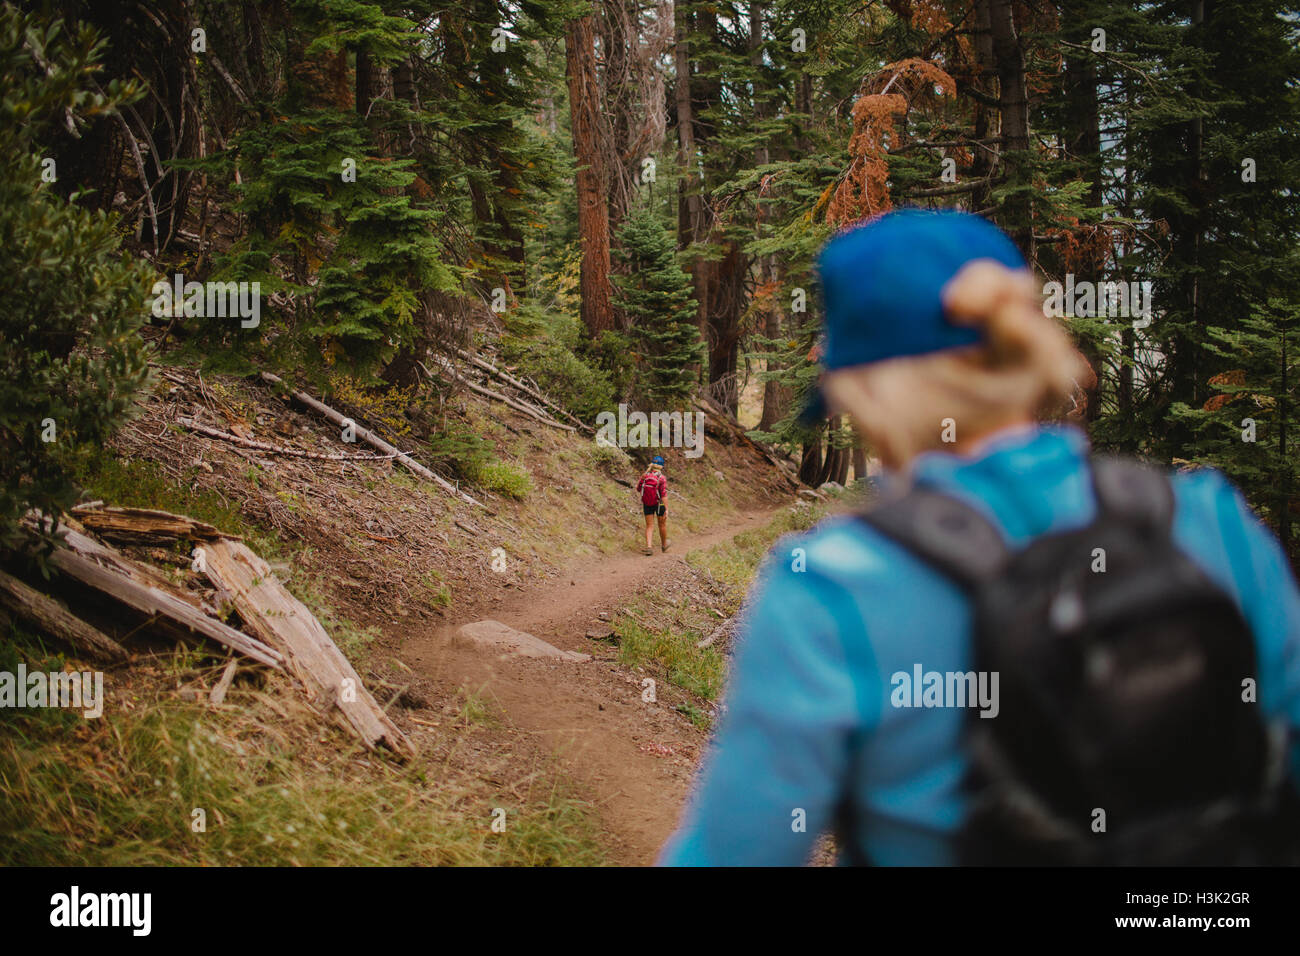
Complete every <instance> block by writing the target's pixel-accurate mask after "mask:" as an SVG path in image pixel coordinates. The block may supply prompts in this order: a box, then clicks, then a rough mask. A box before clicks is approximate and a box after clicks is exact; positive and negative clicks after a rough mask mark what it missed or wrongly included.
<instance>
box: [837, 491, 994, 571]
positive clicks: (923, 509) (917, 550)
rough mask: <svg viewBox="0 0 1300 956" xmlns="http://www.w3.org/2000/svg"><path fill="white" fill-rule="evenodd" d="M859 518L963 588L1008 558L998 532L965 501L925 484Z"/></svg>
mask: <svg viewBox="0 0 1300 956" xmlns="http://www.w3.org/2000/svg"><path fill="white" fill-rule="evenodd" d="M859 517H860V518H861V519H862V520H863V521H865V522H866V523H867V524H868V525H870V526H871V527H872V528H874V529H875V530H877V531H879V532H880V533H881V534H883V535H885V537H887V538H890V539H891V540H893V541H895V542H897V543H898V544H901V545H902V546H903V547H904V548H906V549H907V550H908V551H910V552H912V553H913V554H914V555H916V556H917V557H918V558H920V559H921V560H923V561H925V562H926V563H927V564H930V565H932V566H933V567H934V568H935V569H936V570H938V571H940V572H942V573H943V574H945V575H947V576H948V577H950V578H953V579H955V580H956V581H957V583H959V584H961V585H962V586H964V587H972V586H974V585H976V584H978V583H979V582H981V581H984V580H987V579H989V578H992V577H996V576H997V573H998V572H999V571H1000V570H1001V569H1002V567H1003V565H1004V564H1005V563H1006V561H1007V559H1008V557H1009V556H1010V549H1009V548H1008V547H1007V544H1006V541H1005V540H1004V539H1003V537H1002V532H1001V531H1000V530H999V529H998V528H997V527H996V526H994V524H993V523H992V522H990V521H989V520H988V519H987V518H985V517H984V515H982V514H980V513H979V512H978V511H976V510H975V509H974V508H972V507H971V506H970V505H968V504H966V503H965V502H964V501H959V500H958V499H957V498H954V497H952V496H951V495H946V494H943V493H942V492H938V491H934V490H933V489H930V488H926V487H924V486H913V487H912V488H911V489H909V490H908V491H906V492H904V493H903V494H902V495H900V496H897V497H893V498H887V499H886V500H884V501H882V502H880V503H879V504H877V505H875V506H874V507H872V508H870V509H869V510H867V511H865V512H862V513H861V514H860V515H859Z"/></svg>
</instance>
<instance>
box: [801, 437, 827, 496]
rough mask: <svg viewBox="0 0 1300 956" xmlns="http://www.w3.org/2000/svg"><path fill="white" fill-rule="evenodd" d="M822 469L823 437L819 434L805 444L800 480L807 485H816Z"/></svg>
mask: <svg viewBox="0 0 1300 956" xmlns="http://www.w3.org/2000/svg"><path fill="white" fill-rule="evenodd" d="M821 470H822V438H821V435H818V436H817V437H816V438H814V439H813V440H812V441H810V442H808V443H807V444H805V445H804V446H803V458H802V459H801V460H800V462H799V480H800V481H802V482H803V483H804V484H805V485H812V486H813V487H816V485H817V476H818V475H819V474H821Z"/></svg>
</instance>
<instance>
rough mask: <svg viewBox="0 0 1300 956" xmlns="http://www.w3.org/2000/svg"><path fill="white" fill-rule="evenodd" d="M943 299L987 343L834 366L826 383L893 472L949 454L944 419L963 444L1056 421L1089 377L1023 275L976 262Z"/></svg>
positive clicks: (833, 400) (952, 315)
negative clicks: (926, 456)
mask: <svg viewBox="0 0 1300 956" xmlns="http://www.w3.org/2000/svg"><path fill="white" fill-rule="evenodd" d="M943 303H944V308H945V311H946V314H947V316H948V318H949V319H950V320H951V321H953V322H954V323H957V324H965V325H971V326H975V327H977V328H980V329H981V330H982V331H983V333H984V341H983V342H981V343H980V344H978V345H972V346H969V347H966V348H954V349H947V350H944V351H941V352H932V353H929V354H926V355H918V356H908V357H904V358H896V359H885V360H882V361H879V362H873V363H871V364H869V365H861V366H855V367H851V368H846V369H841V370H838V371H835V372H831V373H828V374H827V375H826V377H825V379H824V381H823V387H824V389H825V392H826V396H827V399H828V400H829V402H830V404H831V406H832V409H833V410H835V411H838V412H844V413H847V414H848V415H849V416H850V417H851V418H852V419H853V420H854V423H855V424H856V425H857V426H858V429H859V430H860V431H861V433H862V434H863V436H864V437H865V438H866V439H867V440H868V442H869V443H870V444H871V446H872V447H873V448H874V450H875V451H876V452H877V453H878V454H879V455H880V457H881V460H882V461H883V462H884V464H885V465H887V466H889V467H891V468H903V467H905V466H906V465H907V464H908V463H909V462H911V460H912V459H913V458H915V457H916V456H917V455H919V454H920V453H922V452H925V451H931V450H934V449H938V448H948V449H950V450H951V449H952V448H953V445H952V444H950V443H945V442H944V440H943V438H944V433H945V431H947V429H946V428H945V424H946V423H945V419H951V420H952V425H953V428H954V429H955V432H956V437H957V440H958V444H960V445H965V444H967V443H969V442H970V441H973V440H976V439H978V438H981V437H983V436H984V435H987V434H989V433H990V432H993V431H996V430H997V429H999V428H1002V427H1004V426H1007V425H1012V424H1017V423H1021V422H1025V421H1031V420H1035V419H1041V418H1045V417H1052V416H1055V415H1058V414H1060V413H1061V412H1062V411H1063V410H1064V408H1065V406H1066V404H1067V403H1068V401H1069V399H1070V397H1071V395H1072V393H1073V392H1074V391H1075V390H1076V389H1077V387H1078V385H1077V382H1078V380H1079V378H1081V377H1083V376H1084V375H1085V374H1086V365H1085V364H1084V361H1083V358H1082V356H1080V355H1079V353H1078V352H1077V351H1076V350H1075V348H1074V346H1073V345H1072V344H1071V343H1070V339H1069V337H1068V336H1067V335H1066V334H1065V332H1064V330H1063V329H1062V328H1061V327H1060V326H1059V325H1057V324H1056V323H1055V322H1053V321H1052V320H1051V319H1049V318H1047V317H1046V316H1044V315H1043V311H1042V305H1041V300H1040V298H1039V295H1038V292H1037V290H1036V288H1035V283H1034V279H1033V275H1032V274H1031V273H1030V272H1029V271H1028V270H1014V271H1013V270H1011V269H1007V268H1006V267H1005V266H1003V265H1001V264H1000V263H998V262H994V261H993V260H990V259H983V260H976V261H974V262H971V263H969V264H968V265H967V266H966V267H965V268H963V269H962V270H961V272H959V273H958V274H957V275H956V276H954V277H953V279H952V280H951V281H950V282H949V283H948V284H947V285H946V286H945V287H944V290H943Z"/></svg>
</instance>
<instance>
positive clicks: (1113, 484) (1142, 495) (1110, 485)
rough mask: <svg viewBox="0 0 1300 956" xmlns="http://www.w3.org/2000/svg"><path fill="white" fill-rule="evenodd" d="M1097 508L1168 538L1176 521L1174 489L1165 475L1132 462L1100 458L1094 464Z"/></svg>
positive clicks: (1093, 485)
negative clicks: (1167, 535)
mask: <svg viewBox="0 0 1300 956" xmlns="http://www.w3.org/2000/svg"><path fill="white" fill-rule="evenodd" d="M1092 488H1093V491H1094V492H1095V493H1096V495H1097V508H1098V510H1099V512H1102V513H1105V514H1107V515H1110V516H1112V517H1115V518H1119V519H1120V520H1123V521H1127V522H1130V523H1132V524H1136V525H1140V526H1143V527H1145V528H1146V529H1147V530H1148V531H1150V532H1153V533H1156V534H1168V533H1169V531H1170V529H1171V528H1172V527H1173V521H1174V489H1173V486H1172V485H1171V484H1170V483H1169V476H1168V475H1166V474H1165V473H1164V472H1162V471H1160V470H1158V469H1156V468H1153V467H1151V466H1150V465H1145V464H1143V463H1142V462H1140V461H1134V460H1133V459H1131V458H1113V457H1110V456H1099V457H1096V458H1094V459H1093V461H1092Z"/></svg>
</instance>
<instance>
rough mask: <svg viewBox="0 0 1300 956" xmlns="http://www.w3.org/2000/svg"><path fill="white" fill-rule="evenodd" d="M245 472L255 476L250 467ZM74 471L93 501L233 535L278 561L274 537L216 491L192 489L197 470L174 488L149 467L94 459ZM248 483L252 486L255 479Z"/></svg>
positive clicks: (279, 547) (159, 471)
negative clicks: (156, 513) (167, 516)
mask: <svg viewBox="0 0 1300 956" xmlns="http://www.w3.org/2000/svg"><path fill="white" fill-rule="evenodd" d="M250 470H251V471H254V472H255V471H256V470H255V469H252V468H251V466H250ZM77 471H78V475H77V479H78V482H79V484H80V485H81V486H82V487H83V488H84V489H85V491H86V493H87V494H88V495H89V496H90V497H91V498H92V499H95V498H98V499H102V500H103V501H104V502H105V503H107V504H110V505H118V506H121V507H125V508H155V509H158V510H160V511H170V512H173V513H174V514H182V515H188V516H189V517H191V518H196V519H198V520H199V521H206V522H207V523H208V524H210V525H213V526H214V527H216V528H218V529H220V530H221V531H224V532H226V533H227V534H234V535H238V536H239V537H241V538H243V539H244V540H245V541H246V542H247V543H248V546H249V547H250V548H252V549H253V550H254V551H256V552H257V553H258V554H259V555H261V556H262V557H263V558H265V559H267V560H268V561H269V560H272V559H274V558H280V557H282V556H283V555H282V552H283V544H282V543H281V541H280V539H279V538H278V537H277V536H276V535H275V534H274V533H272V532H268V531H266V530H265V529H264V528H261V527H259V526H257V525H254V524H252V523H250V522H249V521H248V519H247V518H245V517H244V516H243V515H242V514H241V513H240V511H239V508H238V506H237V505H235V504H233V503H231V502H230V501H228V500H227V499H226V498H224V497H223V496H222V495H220V494H219V493H217V492H216V491H212V490H210V489H206V488H199V487H197V482H196V481H195V480H194V478H195V476H196V475H197V470H194V471H192V472H191V475H190V477H191V480H190V481H187V482H185V483H184V484H178V483H176V482H174V481H172V480H171V479H170V478H169V477H168V476H167V475H166V473H165V472H163V470H162V469H161V468H160V467H159V466H158V465H157V464H155V463H154V462H151V461H147V460H145V459H142V458H129V459H125V460H124V459H121V458H116V457H114V456H112V455H108V454H97V455H95V456H93V457H90V456H87V457H85V458H83V459H81V460H80V461H79V462H78V468H77ZM252 478H253V480H255V479H256V474H254V475H253V476H252Z"/></svg>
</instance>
